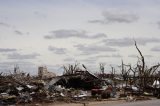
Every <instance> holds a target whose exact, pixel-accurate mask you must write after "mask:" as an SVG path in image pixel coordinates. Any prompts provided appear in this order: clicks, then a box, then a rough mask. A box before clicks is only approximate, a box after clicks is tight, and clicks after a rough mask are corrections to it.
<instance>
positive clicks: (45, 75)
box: [38, 66, 56, 79]
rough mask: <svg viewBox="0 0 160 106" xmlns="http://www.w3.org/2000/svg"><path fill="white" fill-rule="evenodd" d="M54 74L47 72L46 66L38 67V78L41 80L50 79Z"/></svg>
mask: <svg viewBox="0 0 160 106" xmlns="http://www.w3.org/2000/svg"><path fill="white" fill-rule="evenodd" d="M55 76H56V74H55V73H53V72H49V71H48V70H47V67H46V66H40V67H38V77H40V78H42V79H46V78H52V77H55Z"/></svg>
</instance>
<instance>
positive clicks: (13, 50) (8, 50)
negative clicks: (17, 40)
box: [0, 48, 17, 52]
mask: <svg viewBox="0 0 160 106" xmlns="http://www.w3.org/2000/svg"><path fill="white" fill-rule="evenodd" d="M15 51H17V49H14V48H0V52H15Z"/></svg>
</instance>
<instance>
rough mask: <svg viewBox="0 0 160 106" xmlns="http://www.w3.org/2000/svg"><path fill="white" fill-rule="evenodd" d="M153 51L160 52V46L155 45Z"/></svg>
mask: <svg viewBox="0 0 160 106" xmlns="http://www.w3.org/2000/svg"><path fill="white" fill-rule="evenodd" d="M151 51H154V52H160V46H155V47H153V48H151Z"/></svg>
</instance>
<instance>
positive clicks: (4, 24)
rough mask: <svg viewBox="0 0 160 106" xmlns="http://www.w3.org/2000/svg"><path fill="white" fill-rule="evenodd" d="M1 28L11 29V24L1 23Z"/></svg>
mask: <svg viewBox="0 0 160 106" xmlns="http://www.w3.org/2000/svg"><path fill="white" fill-rule="evenodd" d="M0 26H3V27H10V25H9V24H7V23H4V22H0Z"/></svg>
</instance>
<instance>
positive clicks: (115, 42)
mask: <svg viewBox="0 0 160 106" xmlns="http://www.w3.org/2000/svg"><path fill="white" fill-rule="evenodd" d="M134 40H135V41H136V42H137V43H138V45H146V44H148V43H159V42H160V39H159V38H134V39H133V38H128V37H126V38H120V39H105V40H103V41H102V42H103V43H105V44H106V45H107V46H117V47H127V46H132V45H134Z"/></svg>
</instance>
